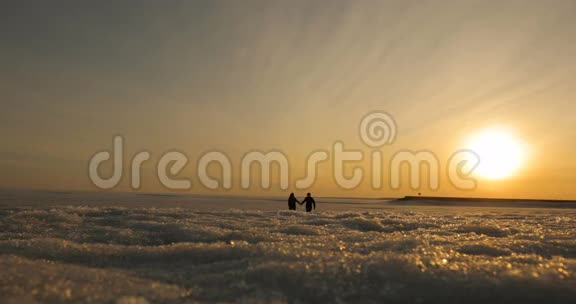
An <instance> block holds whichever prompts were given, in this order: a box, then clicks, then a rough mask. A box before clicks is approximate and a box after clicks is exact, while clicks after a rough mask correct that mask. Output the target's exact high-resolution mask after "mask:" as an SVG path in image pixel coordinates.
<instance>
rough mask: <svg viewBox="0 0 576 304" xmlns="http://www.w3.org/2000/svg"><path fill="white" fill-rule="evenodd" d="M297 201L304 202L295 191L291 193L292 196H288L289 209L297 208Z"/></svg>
mask: <svg viewBox="0 0 576 304" xmlns="http://www.w3.org/2000/svg"><path fill="white" fill-rule="evenodd" d="M296 203H298V204H302V203H300V202H299V201H298V199H296V197H295V196H294V193H290V197H289V198H288V209H290V210H296Z"/></svg>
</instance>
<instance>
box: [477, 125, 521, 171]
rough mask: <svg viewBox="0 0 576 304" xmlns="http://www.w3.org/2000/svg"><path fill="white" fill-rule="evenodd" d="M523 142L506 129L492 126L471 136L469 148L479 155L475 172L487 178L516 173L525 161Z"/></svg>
mask: <svg viewBox="0 0 576 304" xmlns="http://www.w3.org/2000/svg"><path fill="white" fill-rule="evenodd" d="M523 146H524V145H523V143H522V142H521V141H520V140H519V139H518V138H516V137H515V136H514V134H513V133H512V132H510V131H509V130H506V129H499V128H492V129H486V130H484V131H481V132H479V133H477V134H474V135H472V136H471V137H470V139H469V140H468V143H467V149H469V150H472V151H474V152H475V153H476V155H477V156H478V157H479V159H480V162H479V164H478V166H477V167H476V169H475V170H474V174H475V175H477V176H479V177H482V178H486V179H503V178H507V177H510V176H512V175H514V173H516V172H517V171H518V170H519V169H520V167H521V166H522V164H523V162H524V157H525V151H524V147H523Z"/></svg>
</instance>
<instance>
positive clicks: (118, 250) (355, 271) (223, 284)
mask: <svg viewBox="0 0 576 304" xmlns="http://www.w3.org/2000/svg"><path fill="white" fill-rule="evenodd" d="M78 195H80V194H78ZM42 197H46V196H45V195H44V196H42ZM148 199H150V200H151V201H152V200H156V201H157V206H158V207H153V205H154V204H153V203H152V202H148V201H147V200H148ZM173 199H174V198H165V197H161V196H158V197H153V198H142V199H141V201H144V202H145V204H146V206H140V205H138V203H135V202H134V201H132V200H130V202H132V203H129V202H127V201H124V200H123V199H120V198H117V199H116V205H114V204H112V203H111V202H112V201H113V200H112V201H106V200H104V201H97V200H96V199H94V200H91V199H89V198H86V197H85V199H81V198H78V197H75V198H74V199H73V200H72V199H71V200H64V201H62V199H61V198H59V199H54V200H49V201H50V202H51V203H48V202H44V203H42V204H40V203H37V202H38V200H35V201H30V200H29V198H23V199H22V200H19V199H17V198H14V197H12V199H9V198H8V197H7V196H4V197H3V199H2V200H1V202H0V303H89V302H95V303H205V302H242V303H319V302H325V303H399V302H403V303H500V302H501V303H571V302H574V301H575V300H576V277H575V274H574V273H575V271H576V210H574V209H567V210H560V209H534V208H532V209H528V208H523V209H508V208H473V207H467V208H458V207H433V208H432V207H430V208H428V207H417V206H411V207H403V206H388V205H386V204H385V203H382V202H376V201H366V202H353V201H351V200H346V199H344V200H331V201H328V200H325V201H324V202H323V201H322V200H319V202H318V207H319V210H318V211H317V212H315V213H312V214H306V213H304V212H302V211H301V210H300V211H297V212H289V211H284V210H281V209H284V208H285V207H286V206H285V205H286V204H285V203H284V202H280V201H275V200H263V201H261V202H259V201H257V200H252V202H253V203H252V204H248V203H241V204H240V203H238V202H239V201H241V200H240V199H237V200H236V203H234V202H229V203H228V204H224V205H221V204H218V203H216V202H212V203H211V205H208V207H206V201H203V203H195V204H194V203H187V205H186V206H185V207H183V206H180V207H179V208H175V207H174V206H175V205H174V204H176V202H174V201H172V202H171V200H173ZM228 200H230V199H228ZM179 201H180V202H182V198H179ZM246 201H250V200H248V199H246ZM98 202H100V203H98ZM162 202H166V204H162ZM105 205H108V206H105ZM219 206H220V207H219ZM231 206H232V207H233V206H236V208H231Z"/></svg>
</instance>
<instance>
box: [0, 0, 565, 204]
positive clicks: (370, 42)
mask: <svg viewBox="0 0 576 304" xmlns="http://www.w3.org/2000/svg"><path fill="white" fill-rule="evenodd" d="M0 41H1V42H0V66H1V67H2V69H0V107H1V109H2V110H1V111H0V136H1V139H2V140H1V141H0V188H9V189H11V188H18V189H48V190H87V191H102V190H101V189H98V187H96V186H95V185H94V184H93V183H92V181H91V179H90V178H89V174H88V167H89V162H90V159H91V157H92V156H93V155H94V154H95V153H97V152H99V151H103V150H111V149H112V143H113V138H114V136H116V135H121V136H122V137H123V138H124V143H125V151H124V152H125V160H126V161H125V162H124V166H123V167H124V168H123V169H124V172H130V166H129V164H130V159H131V156H133V155H134V154H135V153H137V152H139V151H148V152H149V153H150V154H151V160H150V161H147V162H145V163H144V166H143V169H142V179H143V182H142V186H141V188H140V189H139V190H138V191H145V192H173V191H174V190H172V189H167V188H166V187H165V186H163V185H162V183H161V182H160V181H159V180H158V177H157V175H158V173H157V172H156V171H157V170H156V169H157V166H156V165H157V162H158V160H159V159H160V158H161V157H162V155H163V154H164V153H166V152H170V151H180V152H182V153H184V154H185V155H186V156H187V157H188V158H189V160H190V161H189V163H188V164H187V166H186V167H185V168H184V169H183V171H182V172H180V173H178V174H177V175H178V176H179V177H187V178H189V179H190V180H191V182H192V188H191V189H187V190H179V191H180V192H181V191H184V192H186V193H217V194H221V193H228V194H230V193H232V194H236V193H240V194H242V193H244V194H245V193H249V194H256V195H259V194H281V193H285V192H286V191H295V190H294V187H293V182H294V181H295V180H296V179H298V178H301V177H303V175H304V173H305V172H306V171H305V170H306V159H307V156H308V155H309V154H310V153H312V152H314V151H317V150H327V151H331V150H332V149H333V145H334V143H336V142H341V143H343V144H344V146H345V148H346V149H356V150H361V151H363V153H364V155H366V159H364V160H363V161H361V162H358V163H352V164H350V165H347V166H346V172H347V173H346V174H351V172H352V170H353V169H354V167H355V166H356V167H360V168H364V169H366V170H368V168H370V166H372V164H371V163H370V162H369V161H368V160H369V155H370V153H371V152H373V151H374V149H373V148H372V147H370V146H368V145H366V144H365V143H364V142H362V140H361V138H360V136H359V125H360V121H361V120H362V118H363V117H364V116H365V115H366V114H368V113H372V112H386V113H388V114H389V115H391V116H392V117H393V118H394V121H395V123H396V127H397V130H396V131H397V136H396V140H395V141H394V143H393V144H391V145H386V146H384V147H379V148H378V149H379V151H381V153H382V154H383V159H384V161H383V166H384V167H386V164H388V160H389V159H390V158H391V157H392V156H393V155H394V153H395V152H397V151H420V150H427V151H431V152H433V153H434V154H435V155H437V157H438V159H439V160H440V163H441V164H442V166H443V167H444V166H445V164H446V162H447V159H449V157H450V155H451V153H453V152H454V151H457V150H458V149H461V148H465V147H464V146H463V145H464V143H465V142H466V140H467V138H469V137H470V136H471V135H473V134H475V133H477V132H480V131H481V130H483V129H485V128H491V127H494V126H497V127H502V128H505V129H507V130H512V132H513V133H514V136H515V138H518V139H519V140H520V141H521V142H523V143H525V146H526V148H525V149H524V150H525V152H526V153H525V154H526V159H525V160H524V162H523V164H522V165H521V166H520V168H519V169H518V170H517V171H516V172H514V174H513V175H512V176H510V177H507V178H505V179H500V180H488V179H486V180H482V179H480V180H478V184H477V188H476V189H474V190H467V191H462V190H461V189H455V188H454V187H453V186H452V185H450V183H448V182H446V178H442V179H441V184H440V188H439V189H435V190H430V189H411V188H410V187H407V186H406V185H404V184H403V186H402V187H401V188H400V189H389V187H383V188H380V189H373V188H372V187H371V186H370V182H368V181H367V180H365V182H363V183H362V184H361V185H360V186H358V187H356V188H354V189H349V190H347V189H343V188H342V187H339V186H338V185H335V183H334V177H333V174H332V171H333V165H332V164H331V163H330V161H328V162H326V163H324V164H323V165H320V166H319V167H318V180H317V182H316V183H315V184H314V185H313V186H312V187H310V188H309V189H307V190H302V191H300V190H299V191H300V192H303V191H312V192H314V193H317V194H318V195H323V196H370V197H390V196H392V197H396V196H403V195H411V194H414V193H416V192H421V193H422V194H426V195H456V196H490V197H526V198H561V199H576V190H574V189H576V188H574V183H575V182H576V158H575V157H574V154H575V153H574V152H576V119H574V115H575V114H576V103H575V102H574V100H575V98H576V64H575V63H576V1H563V0H551V1H537V0H524V1H512V0H510V1H509V0H505V1H475V0H470V1H461V0H443V1H439V0H438V1H370V0H360V1H339V0H335V1H264V0H263V1H256V0H246V1H128V0H121V1H91V2H87V1H60V0H54V1H26V0H24V1H2V3H1V4H0ZM206 151H221V152H223V153H225V154H226V155H227V156H228V157H229V158H230V159H231V160H232V164H233V165H232V168H233V169H232V172H233V176H234V177H233V187H232V189H227V190H224V189H219V190H210V189H206V188H205V187H202V185H201V183H200V182H199V181H198V178H197V177H196V163H197V160H198V159H199V158H200V157H201V156H202V155H203V153H205V152H206ZM250 151H281V152H282V153H284V154H285V155H287V157H288V159H289V161H290V181H291V183H290V185H291V186H290V188H289V189H280V188H279V183H278V181H277V180H273V182H272V187H271V189H259V188H258V187H251V188H250V189H241V188H240V186H239V184H240V182H239V180H240V179H241V178H240V172H239V171H240V165H239V164H240V161H241V159H242V157H243V156H244V155H245V154H246V153H248V152H250ZM110 168H111V164H108V163H107V164H105V167H104V168H103V169H102V172H103V173H102V174H104V175H105V174H109V173H111V170H112V169H110ZM384 171H386V168H385V169H384ZM210 172H211V174H212V176H218V174H219V172H220V171H218V169H217V168H216V169H214V168H213V167H211V171H210ZM273 172H276V171H274V170H273ZM383 179H384V180H387V179H389V178H388V177H386V176H384V177H383ZM106 191H135V190H134V189H131V184H130V175H129V174H124V175H123V177H122V179H121V181H120V182H119V184H118V185H117V186H116V187H114V188H113V189H110V190H106Z"/></svg>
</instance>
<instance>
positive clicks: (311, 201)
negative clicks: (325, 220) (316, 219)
mask: <svg viewBox="0 0 576 304" xmlns="http://www.w3.org/2000/svg"><path fill="white" fill-rule="evenodd" d="M304 203H306V212H312V209H314V210H316V202H315V201H314V199H313V198H312V195H310V193H308V194H306V198H305V199H304V200H303V201H302V202H301V203H300V205H303V204H304Z"/></svg>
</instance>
